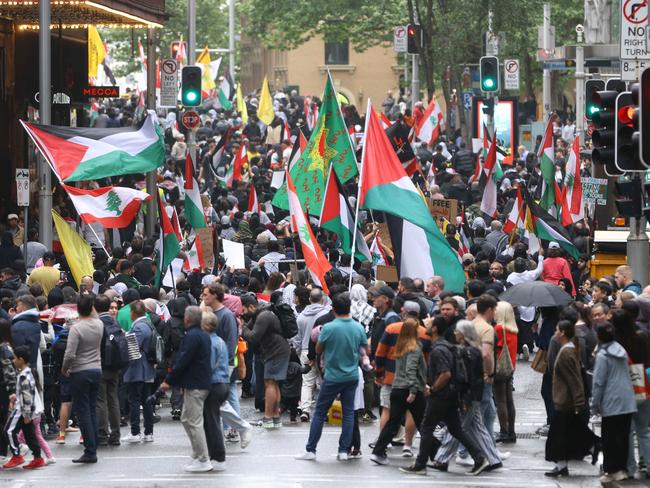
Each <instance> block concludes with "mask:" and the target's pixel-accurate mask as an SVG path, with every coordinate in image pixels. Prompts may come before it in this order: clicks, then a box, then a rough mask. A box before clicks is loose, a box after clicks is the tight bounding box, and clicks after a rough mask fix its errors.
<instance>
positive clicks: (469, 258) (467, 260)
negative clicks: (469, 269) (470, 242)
mask: <svg viewBox="0 0 650 488" xmlns="http://www.w3.org/2000/svg"><path fill="white" fill-rule="evenodd" d="M461 261H462V262H463V264H465V263H473V262H474V256H473V255H471V254H470V253H465V254H463V258H462V259H461Z"/></svg>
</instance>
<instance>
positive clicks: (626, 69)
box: [621, 59, 650, 81]
mask: <svg viewBox="0 0 650 488" xmlns="http://www.w3.org/2000/svg"><path fill="white" fill-rule="evenodd" d="M648 66H650V62H649V61H644V60H639V59H636V60H635V59H622V60H621V80H623V81H638V80H639V76H640V75H641V72H642V71H643V70H644V69H645V68H646V67H648Z"/></svg>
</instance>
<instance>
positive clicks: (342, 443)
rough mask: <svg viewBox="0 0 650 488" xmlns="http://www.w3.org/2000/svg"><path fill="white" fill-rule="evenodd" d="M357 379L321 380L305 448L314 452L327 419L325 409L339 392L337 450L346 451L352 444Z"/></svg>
mask: <svg viewBox="0 0 650 488" xmlns="http://www.w3.org/2000/svg"><path fill="white" fill-rule="evenodd" d="M358 384H359V380H358V379H355V380H354V381H346V382H345V383H335V382H333V381H328V380H323V383H322V384H321V387H320V393H319V394H318V399H317V400H316V407H315V409H314V415H313V417H312V420H311V426H310V427H309V440H308V441H307V447H306V450H307V451H310V452H316V446H317V445H318V441H319V440H320V436H321V434H322V432H323V424H324V423H325V420H326V419H327V411H328V410H329V408H330V407H331V406H332V403H334V400H335V399H336V396H337V395H338V394H341V406H342V407H343V425H342V426H341V436H340V437H339V452H345V453H347V452H348V450H349V449H350V445H351V444H352V430H353V429H354V393H355V391H356V389H357V385H358Z"/></svg>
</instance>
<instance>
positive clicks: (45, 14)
mask: <svg viewBox="0 0 650 488" xmlns="http://www.w3.org/2000/svg"><path fill="white" fill-rule="evenodd" d="M51 21H52V7H51V5H50V0H40V1H39V3H38V23H39V31H38V64H39V69H38V74H39V87H38V88H39V109H38V114H39V122H40V123H41V124H44V125H49V124H51V123H52V88H51V87H52V79H51V76H52V73H51V70H52V58H51V56H52V45H51V38H50V35H51V34H50V23H51ZM38 187H39V188H38V212H39V219H38V222H39V224H38V227H39V229H38V230H39V232H38V234H39V236H40V239H41V242H42V243H43V244H44V245H45V247H47V249H48V250H52V170H51V169H50V165H49V164H48V163H47V161H46V160H45V158H44V157H43V156H41V155H40V154H39V157H38ZM27 211H28V209H25V213H26V212H27ZM25 239H27V229H25Z"/></svg>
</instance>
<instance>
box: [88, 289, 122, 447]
mask: <svg viewBox="0 0 650 488" xmlns="http://www.w3.org/2000/svg"><path fill="white" fill-rule="evenodd" d="M110 306H111V300H110V298H108V297H107V296H106V295H97V297H95V310H96V311H97V313H98V314H99V315H98V316H99V320H101V321H102V323H103V324H104V334H103V335H102V343H101V358H102V382H101V384H100V385H99V395H98V397H97V426H98V428H99V438H98V444H99V445H100V446H107V445H110V446H119V445H120V437H121V435H120V401H119V398H118V395H117V387H118V385H119V382H120V371H121V370H122V369H123V368H125V367H127V366H128V365H129V352H128V348H127V344H126V337H125V335H124V331H123V330H122V329H121V328H120V326H119V324H118V323H117V322H116V321H115V319H114V318H113V317H112V316H111V314H110V313H109V311H108V310H109V308H110ZM109 425H110V431H109Z"/></svg>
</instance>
